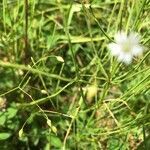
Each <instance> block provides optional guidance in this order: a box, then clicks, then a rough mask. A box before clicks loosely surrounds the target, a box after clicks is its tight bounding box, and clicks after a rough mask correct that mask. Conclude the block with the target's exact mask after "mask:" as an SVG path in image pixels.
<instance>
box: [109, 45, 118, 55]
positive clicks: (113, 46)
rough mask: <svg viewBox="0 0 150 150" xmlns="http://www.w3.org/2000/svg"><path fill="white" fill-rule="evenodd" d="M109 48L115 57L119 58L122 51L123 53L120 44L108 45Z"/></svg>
mask: <svg viewBox="0 0 150 150" xmlns="http://www.w3.org/2000/svg"><path fill="white" fill-rule="evenodd" d="M108 48H109V49H110V51H111V54H112V55H113V56H118V55H119V53H120V51H121V47H120V46H119V45H118V44H115V43H110V44H109V45H108Z"/></svg>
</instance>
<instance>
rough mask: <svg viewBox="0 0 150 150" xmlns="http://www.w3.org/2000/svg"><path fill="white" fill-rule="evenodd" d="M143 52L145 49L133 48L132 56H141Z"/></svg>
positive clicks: (138, 46)
mask: <svg viewBox="0 0 150 150" xmlns="http://www.w3.org/2000/svg"><path fill="white" fill-rule="evenodd" d="M142 52H143V48H142V47H141V46H140V45H135V46H134V47H133V48H132V55H134V56H139V55H141V54H142Z"/></svg>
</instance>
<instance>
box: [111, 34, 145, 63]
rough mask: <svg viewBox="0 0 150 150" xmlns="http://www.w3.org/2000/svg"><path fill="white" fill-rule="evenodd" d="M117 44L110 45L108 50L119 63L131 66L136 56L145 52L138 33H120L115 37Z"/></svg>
mask: <svg viewBox="0 0 150 150" xmlns="http://www.w3.org/2000/svg"><path fill="white" fill-rule="evenodd" d="M114 39H115V42H116V43H110V44H109V45H108V48H109V49H110V51H111V54H112V55H113V56H116V57H117V58H118V61H120V62H124V63H126V64H129V63H131V62H132V59H133V57H134V56H140V55H141V54H142V52H143V48H142V46H140V44H139V40H140V38H139V36H138V34H137V33H130V34H129V35H127V34H126V33H125V32H118V33H117V34H116V35H115V37H114Z"/></svg>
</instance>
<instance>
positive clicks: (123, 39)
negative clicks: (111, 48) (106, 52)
mask: <svg viewBox="0 0 150 150" xmlns="http://www.w3.org/2000/svg"><path fill="white" fill-rule="evenodd" d="M126 40H127V34H126V33H125V32H122V31H121V32H118V33H117V34H116V35H115V41H116V43H118V44H122V43H124V42H126Z"/></svg>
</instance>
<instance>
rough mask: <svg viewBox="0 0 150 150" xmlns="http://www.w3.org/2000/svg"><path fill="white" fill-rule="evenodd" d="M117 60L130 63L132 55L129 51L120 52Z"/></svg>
mask: <svg viewBox="0 0 150 150" xmlns="http://www.w3.org/2000/svg"><path fill="white" fill-rule="evenodd" d="M118 60H119V61H121V62H124V63H126V64H130V63H131V62H132V55H131V54H129V53H120V55H119V56H118Z"/></svg>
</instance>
